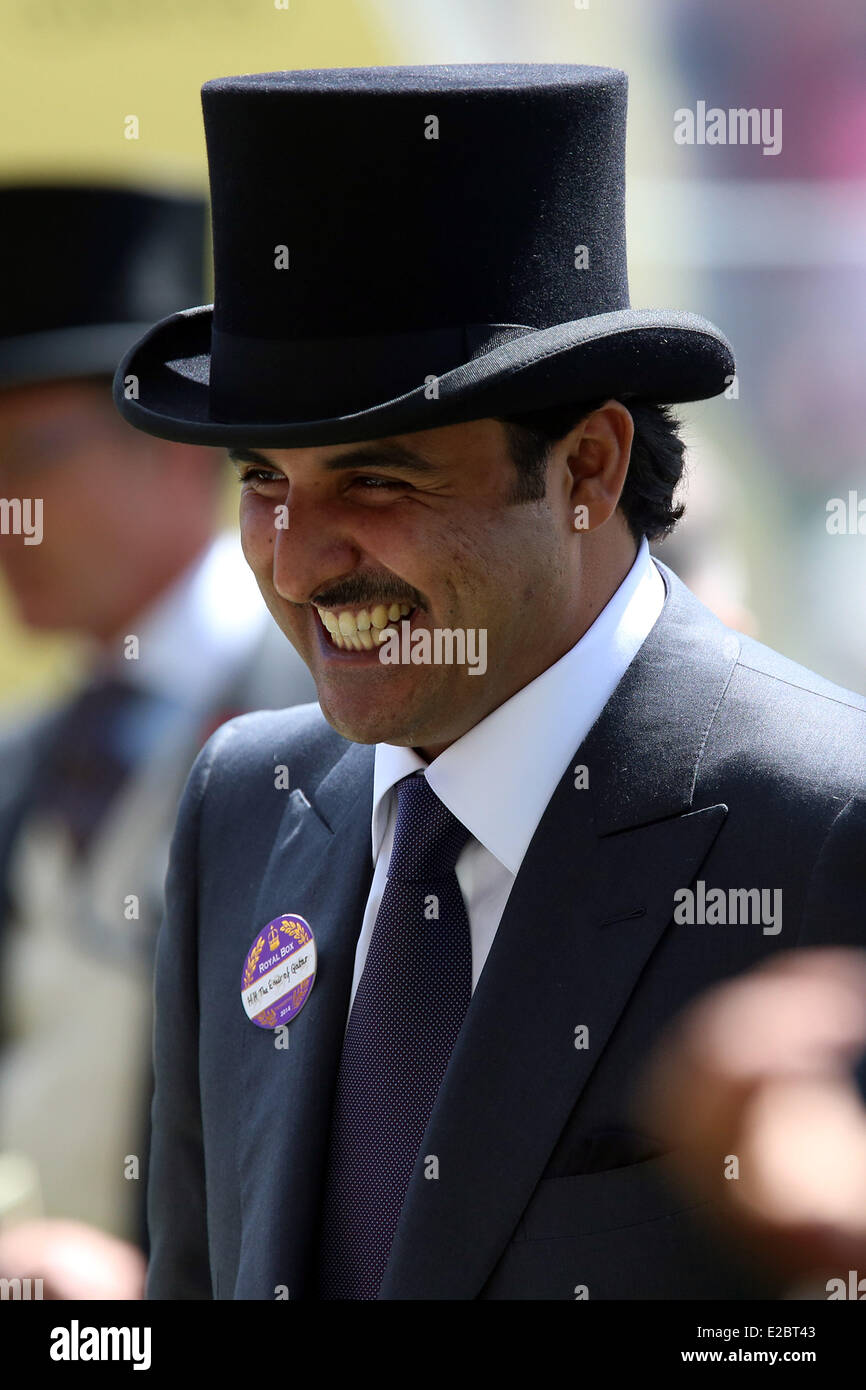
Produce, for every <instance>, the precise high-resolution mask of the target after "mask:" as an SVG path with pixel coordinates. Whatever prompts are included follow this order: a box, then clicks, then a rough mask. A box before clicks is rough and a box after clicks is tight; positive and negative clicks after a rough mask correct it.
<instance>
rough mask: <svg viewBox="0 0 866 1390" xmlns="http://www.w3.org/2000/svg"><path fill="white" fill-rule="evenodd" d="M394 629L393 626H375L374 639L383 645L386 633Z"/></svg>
mask: <svg viewBox="0 0 866 1390" xmlns="http://www.w3.org/2000/svg"><path fill="white" fill-rule="evenodd" d="M393 631H394V629H393V628H389V627H385V628H381V627H374V628H373V641H374V642H375V643H376V645H377V646H381V644H382V643H383V642H384V640H385V634H386V633H388V632H393Z"/></svg>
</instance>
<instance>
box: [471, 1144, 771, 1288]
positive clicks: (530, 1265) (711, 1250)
mask: <svg viewBox="0 0 866 1390" xmlns="http://www.w3.org/2000/svg"><path fill="white" fill-rule="evenodd" d="M712 1205H713V1204H712V1203H710V1202H707V1201H705V1200H701V1199H700V1198H698V1197H695V1196H694V1195H692V1194H691V1193H690V1192H689V1190H688V1189H687V1188H683V1187H682V1186H680V1185H679V1183H677V1182H676V1181H675V1170H674V1163H673V1160H672V1158H671V1156H670V1155H669V1154H661V1155H659V1156H658V1157H655V1158H648V1159H644V1160H642V1161H641V1162H639V1163H630V1164H627V1165H625V1166H624V1167H621V1168H611V1169H607V1170H601V1171H599V1172H595V1173H580V1174H575V1175H574V1176H572V1177H560V1178H542V1180H541V1182H540V1183H539V1184H538V1186H537V1188H536V1189H535V1192H534V1193H533V1196H532V1198H531V1200H530V1202H529V1205H528V1206H527V1207H526V1209H525V1211H524V1214H523V1217H522V1219H521V1221H520V1223H519V1225H518V1227H517V1229H516V1231H515V1233H514V1237H513V1239H512V1240H511V1241H510V1242H509V1244H508V1246H507V1247H506V1249H505V1251H504V1252H503V1255H502V1258H501V1260H500V1261H499V1264H498V1265H497V1267H496V1269H495V1270H494V1271H493V1274H492V1276H491V1278H490V1280H489V1281H488V1283H487V1285H486V1286H485V1289H484V1291H483V1293H482V1295H481V1296H482V1297H483V1298H496V1299H500V1298H502V1299H584V1298H590V1299H592V1300H595V1299H599V1298H601V1299H678V1298H688V1299H692V1298H731V1297H745V1296H747V1295H746V1294H744V1293H742V1292H738V1290H740V1289H742V1287H743V1284H742V1280H741V1278H740V1274H739V1271H738V1270H733V1271H731V1272H730V1275H729V1272H728V1269H727V1266H726V1264H725V1263H724V1262H723V1261H721V1260H720V1257H719V1252H718V1250H717V1248H716V1246H715V1242H714V1240H713V1239H712V1238H711V1237H710V1232H709V1231H708V1230H707V1229H706V1227H705V1225H704V1214H705V1212H708V1211H710V1210H712ZM708 1238H709V1239H708Z"/></svg>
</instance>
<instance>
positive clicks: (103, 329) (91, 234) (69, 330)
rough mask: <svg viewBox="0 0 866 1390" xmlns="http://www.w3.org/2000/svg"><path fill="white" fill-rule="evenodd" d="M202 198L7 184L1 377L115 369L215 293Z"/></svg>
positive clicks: (1, 210) (0, 226)
mask: <svg viewBox="0 0 866 1390" xmlns="http://www.w3.org/2000/svg"><path fill="white" fill-rule="evenodd" d="M207 231H208V228H207V209H206V203H205V201H204V199H202V198H190V197H179V196H174V195H170V194H161V193H154V192H145V191H143V190H138V189H132V188H120V187H111V186H108V185H93V184H83V183H68V184H15V185H7V186H6V187H0V266H2V272H0V273H2V278H3V285H2V293H0V386H16V385H20V384H23V383H26V382H34V381H49V380H63V379H65V378H68V377H81V376H91V375H106V376H112V375H113V374H114V370H115V368H116V366H117V363H118V359H119V358H120V357H121V356H122V354H123V353H124V352H126V350H127V348H128V347H129V346H130V345H131V344H132V343H134V342H135V340H136V339H137V338H140V337H141V335H142V333H144V332H145V331H146V329H147V328H149V327H150V325H151V324H152V323H153V320H154V319H155V318H157V317H159V316H160V315H162V314H168V313H170V312H171V311H172V309H174V308H176V307H177V304H178V301H179V300H181V301H182V300H189V299H199V300H201V299H202V298H203V297H204V295H205V289H204V272H205V264H206V262H205V250H206V244H207Z"/></svg>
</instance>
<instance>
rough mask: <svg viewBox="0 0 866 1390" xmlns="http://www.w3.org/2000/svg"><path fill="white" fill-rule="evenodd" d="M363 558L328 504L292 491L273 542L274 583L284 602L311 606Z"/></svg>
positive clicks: (320, 499)
mask: <svg viewBox="0 0 866 1390" xmlns="http://www.w3.org/2000/svg"><path fill="white" fill-rule="evenodd" d="M286 522H287V524H286ZM360 554H361V552H360V548H359V546H358V545H357V543H356V542H355V541H354V540H353V539H352V537H351V536H349V535H348V534H347V533H346V530H345V528H344V527H342V526H341V525H340V524H339V522H338V520H337V518H336V516H335V515H334V512H333V509H332V507H331V506H330V505H329V504H328V503H327V502H325V501H324V500H323V499H322V498H321V497H320V496H319V497H316V496H310V495H306V496H305V495H304V494H302V493H301V491H300V490H299V489H297V488H295V489H293V491H292V497H291V501H290V502H289V505H288V513H287V515H286V521H285V522H284V524H283V525H282V526H278V527H277V529H276V537H275V540H274V552H273V572H272V582H273V586H274V590H275V591H276V593H278V594H279V595H280V597H281V598H284V599H288V600H289V601H290V602H291V603H308V602H309V601H310V598H311V596H312V595H313V594H315V593H318V592H319V591H320V590H322V589H324V588H325V586H326V585H327V584H329V583H333V581H334V580H335V579H341V578H344V577H345V576H346V575H347V574H350V573H351V572H352V571H353V570H354V569H357V567H358V561H359V559H360Z"/></svg>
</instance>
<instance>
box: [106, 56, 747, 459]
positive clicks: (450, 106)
mask: <svg viewBox="0 0 866 1390" xmlns="http://www.w3.org/2000/svg"><path fill="white" fill-rule="evenodd" d="M626 104H627V78H626V75H625V73H623V72H619V71H617V70H615V69H610V68H597V67H581V66H574V65H570V64H532V65H528V64H487V63H482V64H454V65H447V66H435V67H382V68H336V69H322V70H300V71H293V72H274V73H258V74H254V75H250V76H243V77H228V78H221V79H219V80H216V81H212V82H207V83H205V85H204V87H203V88H202V106H203V111H204V124H205V133H206V137H207V150H208V161H209V166H210V181H211V200H212V215H213V247H214V305H213V307H212V308H211V306H203V307H197V308H193V309H187V310H184V311H182V312H180V313H177V314H174V315H172V316H170V317H168V318H166V319H164V320H163V321H162V322H160V323H158V324H156V325H155V327H154V328H153V329H152V330H151V332H150V333H148V334H146V335H145V337H144V338H142V340H141V341H140V342H139V343H137V344H136V346H135V347H134V348H133V349H132V350H131V351H130V352H128V353H127V354H126V356H125V357H124V359H123V361H122V363H121V364H120V366H119V368H118V372H117V375H116V378H115V401H116V403H117V406H118V408H119V409H120V411H121V412H122V414H123V415H124V416H125V417H126V418H127V419H128V420H129V421H130V423H132V424H133V425H136V426H137V427H138V428H140V429H143V430H146V431H148V432H149V433H152V434H156V435H163V436H165V437H167V438H169V439H177V440H183V441H188V442H193V443H214V444H223V445H243V444H248V445H253V444H256V443H258V444H260V445H265V446H268V445H269V446H271V447H280V446H288V447H291V446H300V445H308V444H317V443H340V442H349V441H355V440H359V439H365V438H373V437H377V436H379V437H381V436H384V435H387V434H393V433H400V432H410V431H412V430H418V429H429V428H433V427H436V426H439V425H446V424H452V423H457V422H458V421H462V420H468V419H473V418H478V417H482V416H488V415H497V414H505V413H507V412H514V411H516V410H527V409H535V408H539V407H542V406H548V405H554V404H558V403H561V402H565V401H579V400H581V399H589V398H591V397H593V396H597V395H599V394H602V393H603V394H608V393H610V394H611V395H620V396H629V397H631V398H635V399H639V400H645V401H669V402H672V401H687V400H697V399H700V398H702V397H706V396H711V395H716V394H717V393H719V392H721V391H723V390H724V389H725V386H726V384H727V381H726V378H727V377H728V376H729V374H731V373H733V370H734V362H733V356H732V353H731V348H730V345H729V344H728V342H727V340H726V339H725V337H724V336H723V334H722V333H720V332H719V330H718V329H717V328H715V327H714V326H713V325H712V324H711V323H708V322H707V321H706V320H705V319H701V318H698V317H697V316H695V315H692V314H684V313H678V312H675V311H668V310H634V309H631V308H630V307H629V295H628V279H627V271H626V253H625V186H624V164H625V128H626ZM580 247H585V248H586V250H585V253H584V252H581V251H579V250H578V248H580ZM583 261H585V262H586V264H585V265H582V262H583Z"/></svg>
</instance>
